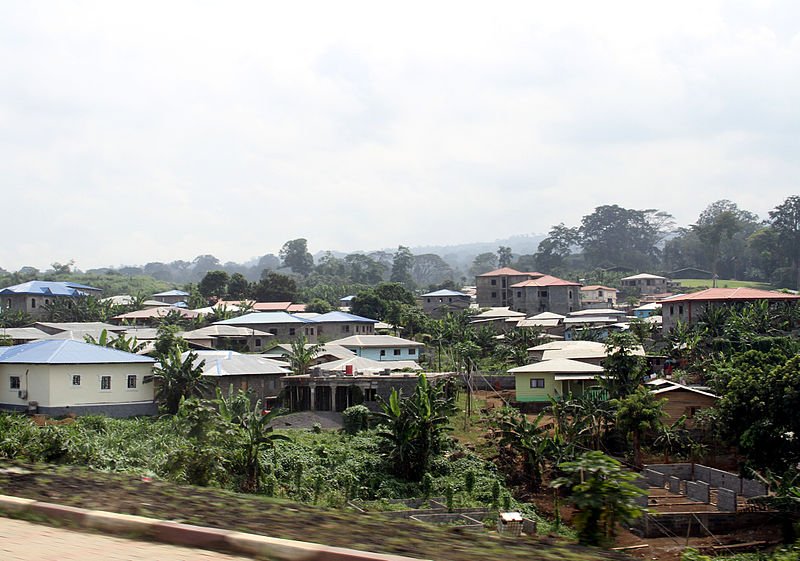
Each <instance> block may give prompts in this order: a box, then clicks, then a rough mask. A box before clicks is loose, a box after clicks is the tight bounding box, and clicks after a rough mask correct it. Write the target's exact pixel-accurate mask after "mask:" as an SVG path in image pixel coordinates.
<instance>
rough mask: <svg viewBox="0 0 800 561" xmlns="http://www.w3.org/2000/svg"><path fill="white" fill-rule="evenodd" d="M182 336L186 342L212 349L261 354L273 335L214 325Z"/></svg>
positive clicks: (254, 330)
mask: <svg viewBox="0 0 800 561" xmlns="http://www.w3.org/2000/svg"><path fill="white" fill-rule="evenodd" d="M181 336H182V337H183V338H184V339H185V340H186V341H189V342H192V343H195V344H197V345H201V346H204V347H209V348H212V349H229V350H230V349H232V348H246V349H247V350H248V351H250V352H259V351H262V350H263V349H264V347H265V345H266V341H267V339H269V338H270V337H272V334H271V333H268V332H266V331H262V330H260V329H254V328H252V327H239V326H235V325H219V324H214V325H209V326H208V327H202V328H200V329H195V330H193V331H186V332H184V333H183V334H182V335H181Z"/></svg>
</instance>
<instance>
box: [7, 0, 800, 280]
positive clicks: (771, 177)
mask: <svg viewBox="0 0 800 561" xmlns="http://www.w3.org/2000/svg"><path fill="white" fill-rule="evenodd" d="M6 15H7V17H4V18H3V20H2V21H0V73H1V74H2V75H3V76H4V87H3V88H2V89H0V177H2V181H3V184H4V188H3V194H4V197H3V199H4V200H3V207H4V209H5V213H4V225H5V229H6V232H7V235H8V236H9V238H10V239H11V240H12V241H11V243H6V244H2V246H0V266H3V267H5V268H7V269H13V268H18V267H19V266H22V265H26V264H30V265H35V266H39V267H42V266H46V265H48V264H49V263H51V262H52V261H55V260H59V261H66V260H69V259H70V258H74V259H75V260H76V262H77V264H78V266H79V267H82V268H89V267H94V266H103V265H116V264H120V263H144V262H147V261H171V260H173V259H178V258H183V259H190V258H191V257H193V256H194V255H198V254H202V253H213V254H214V255H216V256H217V257H218V258H219V259H220V260H222V261H228V260H237V261H242V260H245V259H247V258H249V257H252V256H254V255H261V254H263V253H267V252H276V251H277V250H278V249H279V248H280V246H281V245H282V244H283V242H284V241H285V240H287V239H291V238H295V237H300V236H302V237H306V238H308V239H309V244H310V246H311V249H312V250H314V251H317V250H320V249H339V250H353V249H372V248H378V247H395V246H397V245H398V244H404V245H425V244H432V243H457V242H460V241H478V240H481V239H491V240H494V239H497V238H498V237H503V236H507V235H513V234H524V233H530V232H546V231H547V230H548V229H549V227H550V226H551V225H553V224H556V223H559V222H564V223H567V224H577V223H578V222H579V221H580V217H581V216H582V215H584V214H587V213H589V212H591V210H592V209H593V208H594V207H595V206H598V205H601V204H613V203H617V204H620V205H623V206H628V207H631V208H650V207H657V208H660V209H663V210H666V211H668V212H672V213H673V214H675V215H676V217H677V219H678V222H679V223H681V224H688V223H690V222H693V221H694V220H695V219H696V217H697V215H698V214H699V212H700V211H701V210H702V208H704V207H705V206H706V205H707V204H709V203H711V202H713V201H714V200H717V199H719V198H728V199H731V200H734V201H736V202H737V203H739V204H740V205H741V206H743V207H746V208H749V209H751V210H753V211H754V212H756V213H758V214H759V215H761V216H762V217H763V216H765V215H766V212H767V211H768V210H769V209H770V208H772V207H774V206H775V205H777V204H779V203H780V202H781V201H782V200H783V199H784V198H786V197H787V196H789V195H791V194H793V193H795V192H796V191H797V188H796V186H795V183H794V181H795V178H796V177H797V176H798V171H800V170H798V163H797V161H796V154H797V148H798V141H797V140H796V139H797V138H798V136H797V132H798V119H799V118H798V111H797V109H796V99H798V95H799V94H800V72H798V70H800V68H799V67H800V34H798V32H797V31H796V29H795V28H794V26H793V25H792V22H794V21H797V19H798V16H800V7H798V6H796V5H795V4H794V3H792V2H788V1H786V2H771V3H763V2H755V1H753V2H740V3H736V4H735V5H734V4H731V3H727V2H721V1H713V2H703V3H700V4H698V3H696V2H675V3H670V4H669V5H663V6H661V5H659V6H654V5H649V4H646V3H641V2H611V3H597V2H566V3H558V4H552V3H550V4H547V3H531V2H500V3H498V4H496V5H492V6H491V7H489V6H488V5H487V4H485V3H469V2H466V3H465V2H458V3H456V2H441V3H439V2H437V3H433V4H431V3H422V2H409V3H404V4H402V5H395V6H386V5H381V4H379V3H366V2H337V3H326V2H301V3H292V4H291V5H281V6H277V5H274V4H267V3H260V2H232V3H228V4H225V5H224V6H223V5H221V4H218V3H211V2H170V3H167V4H164V3H156V2H137V3H125V4H120V3H107V2H88V1H86V2H81V1H78V2H71V3H59V4H55V5H48V6H46V7H45V6H43V5H37V4H35V3H24V2H15V3H13V9H8V10H7V14H6Z"/></svg>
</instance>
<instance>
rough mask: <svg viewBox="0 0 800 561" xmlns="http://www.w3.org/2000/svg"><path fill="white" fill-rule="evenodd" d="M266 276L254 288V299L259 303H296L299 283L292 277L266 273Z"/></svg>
mask: <svg viewBox="0 0 800 561" xmlns="http://www.w3.org/2000/svg"><path fill="white" fill-rule="evenodd" d="M264 272H265V273H266V276H264V277H262V279H261V280H260V281H259V282H258V283H256V284H255V285H254V286H253V297H254V298H255V299H256V300H258V301H259V302H294V301H296V300H297V297H298V295H299V294H298V290H297V283H296V282H295V281H294V279H293V278H292V277H289V276H287V275H281V274H280V273H273V272H271V271H267V270H265V271H264Z"/></svg>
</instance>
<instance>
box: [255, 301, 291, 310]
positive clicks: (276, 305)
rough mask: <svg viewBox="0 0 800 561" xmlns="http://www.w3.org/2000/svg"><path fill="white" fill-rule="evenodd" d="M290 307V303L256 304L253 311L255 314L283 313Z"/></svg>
mask: <svg viewBox="0 0 800 561" xmlns="http://www.w3.org/2000/svg"><path fill="white" fill-rule="evenodd" d="M291 305H292V303H291V302H256V303H255V304H253V309H254V310H255V311H257V312H285V311H286V310H288V309H289V306H291Z"/></svg>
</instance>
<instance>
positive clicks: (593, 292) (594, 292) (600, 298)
mask: <svg viewBox="0 0 800 561" xmlns="http://www.w3.org/2000/svg"><path fill="white" fill-rule="evenodd" d="M580 292H581V306H582V307H583V308H614V307H616V305H617V289H616V288H610V287H608V286H603V285H601V284H590V285H588V286H582V287H581V289H580Z"/></svg>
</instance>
